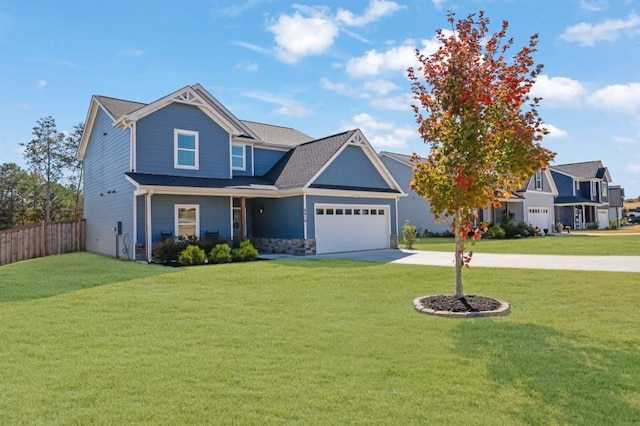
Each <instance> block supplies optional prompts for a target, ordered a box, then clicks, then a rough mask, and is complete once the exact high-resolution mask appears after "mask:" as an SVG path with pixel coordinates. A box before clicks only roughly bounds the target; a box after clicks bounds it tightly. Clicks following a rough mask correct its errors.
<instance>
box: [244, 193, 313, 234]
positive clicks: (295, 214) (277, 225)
mask: <svg viewBox="0 0 640 426" xmlns="http://www.w3.org/2000/svg"><path fill="white" fill-rule="evenodd" d="M260 208H262V209H263V212H262V213H260ZM250 211H251V217H252V223H251V225H252V228H251V236H252V237H256V238H288V239H298V238H304V214H303V211H304V201H303V197H302V196H296V197H287V198H278V199H269V198H256V199H253V200H252V203H251V210H250Z"/></svg>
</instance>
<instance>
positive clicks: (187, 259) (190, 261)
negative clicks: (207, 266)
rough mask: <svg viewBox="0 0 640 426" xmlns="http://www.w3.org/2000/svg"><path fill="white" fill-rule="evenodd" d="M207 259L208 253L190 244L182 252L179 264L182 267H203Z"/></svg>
mask: <svg viewBox="0 0 640 426" xmlns="http://www.w3.org/2000/svg"><path fill="white" fill-rule="evenodd" d="M206 258H207V255H206V253H205V252H204V250H202V249H201V248H200V247H198V246H197V245H194V244H189V245H188V246H187V248H185V249H184V250H182V252H180V256H178V262H179V263H180V264H181V265H202V264H203V263H204V261H205V259H206Z"/></svg>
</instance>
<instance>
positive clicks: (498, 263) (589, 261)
mask: <svg viewBox="0 0 640 426" xmlns="http://www.w3.org/2000/svg"><path fill="white" fill-rule="evenodd" d="M260 257H262V258H265V259H299V260H303V259H304V260H322V259H352V260H363V261H370V262H380V263H399V264H411V265H430V266H454V259H453V253H451V252H436V251H417V250H405V249H385V250H368V251H355V252H348V253H331V254H319V255H316V256H291V255H283V254H264V255H261V256H260ZM471 267H485V268H520V269H555V270H574V271H606V272H640V256H557V255H538V254H536V255H533V254H491V253H474V254H473V260H472V261H471Z"/></svg>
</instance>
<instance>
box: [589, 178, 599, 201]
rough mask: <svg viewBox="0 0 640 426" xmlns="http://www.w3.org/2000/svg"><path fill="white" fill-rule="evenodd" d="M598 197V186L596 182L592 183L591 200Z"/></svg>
mask: <svg viewBox="0 0 640 426" xmlns="http://www.w3.org/2000/svg"><path fill="white" fill-rule="evenodd" d="M597 196H598V184H597V183H596V182H591V199H592V200H595V199H596V198H597Z"/></svg>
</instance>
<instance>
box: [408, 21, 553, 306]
mask: <svg viewBox="0 0 640 426" xmlns="http://www.w3.org/2000/svg"><path fill="white" fill-rule="evenodd" d="M447 16H448V21H449V23H450V24H451V26H452V29H453V34H452V35H448V34H445V32H443V31H442V30H438V31H437V38H438V40H439V42H440V43H441V45H440V48H439V49H438V50H437V51H436V52H435V53H433V54H431V55H428V56H427V55H424V54H422V53H421V52H420V51H419V50H416V56H417V58H418V60H419V62H420V64H421V65H420V66H419V67H418V68H417V69H414V68H409V70H408V76H409V79H410V80H411V85H412V91H413V99H415V101H417V104H414V105H413V110H414V112H415V117H416V121H417V123H418V125H419V127H418V131H419V133H420V136H421V137H422V139H423V141H424V142H425V143H426V144H428V145H429V155H428V157H427V158H426V159H421V158H420V157H419V156H418V155H416V154H414V155H413V160H414V162H415V168H414V177H413V181H412V182H411V188H412V189H413V190H415V191H416V192H417V193H418V194H420V195H422V196H423V197H425V198H426V199H427V200H428V201H429V203H430V204H431V211H432V213H433V215H434V216H435V217H437V218H441V219H444V218H448V219H450V220H451V226H452V230H453V233H454V235H455V245H456V248H455V266H456V297H457V298H463V297H464V293H463V287H462V267H463V265H465V263H467V264H468V260H469V259H470V254H466V253H465V242H466V241H467V240H468V238H480V236H481V234H480V232H478V230H477V229H474V228H473V226H472V225H473V221H474V219H475V214H476V211H477V210H478V209H482V208H488V207H491V206H494V207H499V206H500V201H499V198H500V197H504V198H508V197H509V196H510V194H512V193H513V192H515V191H517V190H518V189H521V188H522V187H523V185H524V184H525V182H526V181H527V179H528V178H530V177H531V176H532V175H533V174H534V173H536V172H537V171H539V170H540V169H541V168H545V167H547V165H548V163H549V162H550V161H552V160H553V158H554V157H555V153H553V152H551V151H550V150H548V149H546V148H544V147H542V146H541V145H540V143H539V142H540V141H541V140H542V138H543V135H544V134H546V133H547V131H546V130H545V129H544V126H543V124H542V120H541V119H540V117H539V115H538V112H537V110H536V107H537V106H538V102H539V99H536V98H533V99H532V98H530V97H529V91H530V90H531V87H532V86H533V84H534V83H535V79H536V77H537V76H538V75H539V74H540V72H541V70H542V65H535V64H534V61H533V58H532V55H533V53H535V52H536V45H537V42H538V35H537V34H535V35H533V36H532V37H531V38H530V40H529V44H528V45H527V46H525V47H523V48H522V49H520V50H519V51H518V52H517V53H515V54H514V55H513V56H512V57H511V58H509V59H507V57H506V55H507V54H508V51H509V49H510V48H512V46H513V39H505V37H506V32H507V28H508V22H507V21H503V23H502V29H501V30H500V31H498V32H497V33H494V34H492V35H489V18H487V17H485V15H484V13H483V12H479V13H478V14H477V15H475V14H472V15H469V16H468V17H467V18H466V19H460V20H458V21H456V20H455V15H454V14H453V13H451V12H450V13H449V14H448V15H447Z"/></svg>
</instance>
